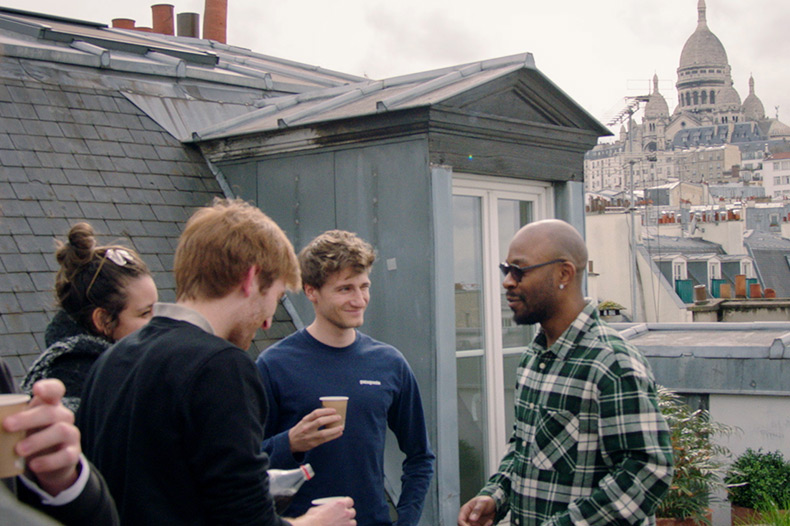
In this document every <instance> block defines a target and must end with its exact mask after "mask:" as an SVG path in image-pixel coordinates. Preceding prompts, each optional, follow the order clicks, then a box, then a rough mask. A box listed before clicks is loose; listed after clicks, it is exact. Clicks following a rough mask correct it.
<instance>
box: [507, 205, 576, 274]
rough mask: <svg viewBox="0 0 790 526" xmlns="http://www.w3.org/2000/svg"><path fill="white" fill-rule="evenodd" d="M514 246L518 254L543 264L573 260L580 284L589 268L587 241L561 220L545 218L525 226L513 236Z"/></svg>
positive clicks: (512, 244) (512, 243)
mask: <svg viewBox="0 0 790 526" xmlns="http://www.w3.org/2000/svg"><path fill="white" fill-rule="evenodd" d="M511 246H512V247H514V248H516V247H517V248H518V249H519V251H518V252H519V253H524V254H534V255H535V257H536V258H538V259H539V260H540V261H549V260H552V259H565V260H568V261H570V262H571V263H573V266H575V267H576V271H577V276H576V277H577V279H578V280H579V281H580V280H581V277H582V275H583V272H584V269H585V268H586V267H587V246H586V245H585V243H584V238H582V236H581V234H579V232H578V231H577V230H576V229H575V228H573V227H572V226H571V225H570V224H568V223H566V222H565V221H561V220H559V219H545V220H543V221H536V222H534V223H529V224H528V225H525V226H524V227H522V228H521V230H519V231H518V232H517V233H516V235H515V236H514V237H513V241H512V242H511ZM540 261H534V262H532V261H531V262H530V263H535V262H540Z"/></svg>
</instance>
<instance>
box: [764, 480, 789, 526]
mask: <svg viewBox="0 0 790 526" xmlns="http://www.w3.org/2000/svg"><path fill="white" fill-rule="evenodd" d="M785 489H786V487H785ZM779 502H781V504H777V501H773V500H771V501H767V502H764V503H762V504H761V506H760V507H759V508H758V510H759V511H760V513H761V515H762V518H761V521H762V523H763V524H767V525H768V526H790V511H788V510H790V499H786V500H783V501H779Z"/></svg>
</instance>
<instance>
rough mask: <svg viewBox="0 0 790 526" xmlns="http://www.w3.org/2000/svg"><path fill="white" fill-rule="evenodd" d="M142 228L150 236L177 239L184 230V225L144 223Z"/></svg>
mask: <svg viewBox="0 0 790 526" xmlns="http://www.w3.org/2000/svg"><path fill="white" fill-rule="evenodd" d="M142 226H143V228H144V229H145V232H146V234H148V235H151V236H161V237H176V238H177V237H178V236H180V235H181V230H182V228H183V224H181V223H176V222H170V221H143V222H142Z"/></svg>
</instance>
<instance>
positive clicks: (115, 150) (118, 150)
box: [85, 140, 127, 157]
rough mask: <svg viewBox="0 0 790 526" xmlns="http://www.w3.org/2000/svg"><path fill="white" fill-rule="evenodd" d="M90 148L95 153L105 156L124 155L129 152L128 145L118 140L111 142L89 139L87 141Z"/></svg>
mask: <svg viewBox="0 0 790 526" xmlns="http://www.w3.org/2000/svg"><path fill="white" fill-rule="evenodd" d="M85 144H87V146H88V149H89V150H90V152H91V153H92V154H93V155H104V156H119V157H120V156H123V155H124V154H126V153H127V151H126V145H125V144H123V145H122V144H120V143H116V142H109V141H105V140H88V141H85Z"/></svg>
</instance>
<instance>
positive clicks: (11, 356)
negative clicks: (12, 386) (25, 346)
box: [0, 336, 27, 384]
mask: <svg viewBox="0 0 790 526" xmlns="http://www.w3.org/2000/svg"><path fill="white" fill-rule="evenodd" d="M21 342H22V340H20V339H19V338H16V337H14V336H11V337H9V338H8V346H9V347H8V348H7V349H6V348H2V349H0V353H2V354H3V360H4V361H5V363H6V365H7V366H8V370H9V371H10V372H11V375H12V376H13V377H14V378H15V379H16V380H17V384H18V383H19V378H20V377H22V376H24V375H25V374H26V373H27V367H26V366H25V364H24V363H23V362H22V359H21V358H20V357H19V356H18V353H19V349H20V348H21V347H20V346H19V344H20V343H21ZM6 353H8V354H6Z"/></svg>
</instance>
